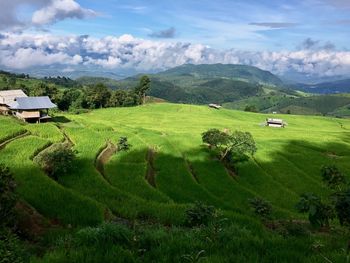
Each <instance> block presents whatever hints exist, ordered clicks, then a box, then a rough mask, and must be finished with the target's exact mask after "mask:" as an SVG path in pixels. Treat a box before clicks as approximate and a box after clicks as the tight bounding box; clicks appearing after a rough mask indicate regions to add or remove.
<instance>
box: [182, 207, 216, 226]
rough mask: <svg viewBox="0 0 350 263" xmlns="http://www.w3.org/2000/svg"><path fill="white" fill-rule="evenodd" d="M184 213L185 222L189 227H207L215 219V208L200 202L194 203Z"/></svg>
mask: <svg viewBox="0 0 350 263" xmlns="http://www.w3.org/2000/svg"><path fill="white" fill-rule="evenodd" d="M185 213H186V222H187V224H188V225H189V226H191V227H194V226H202V225H208V224H209V223H210V222H212V221H214V219H215V218H216V217H217V213H216V209H215V207H213V206H208V205H205V204H203V203H202V202H195V203H194V205H193V206H192V207H190V208H189V209H187V210H186V212H185Z"/></svg>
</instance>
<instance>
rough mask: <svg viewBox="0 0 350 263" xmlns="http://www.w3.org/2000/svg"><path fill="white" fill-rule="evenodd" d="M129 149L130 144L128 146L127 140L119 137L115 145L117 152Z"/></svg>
mask: <svg viewBox="0 0 350 263" xmlns="http://www.w3.org/2000/svg"><path fill="white" fill-rule="evenodd" d="M130 148H131V144H129V142H128V138H127V137H120V138H119V141H118V144H117V149H118V151H128V150H129V149H130Z"/></svg>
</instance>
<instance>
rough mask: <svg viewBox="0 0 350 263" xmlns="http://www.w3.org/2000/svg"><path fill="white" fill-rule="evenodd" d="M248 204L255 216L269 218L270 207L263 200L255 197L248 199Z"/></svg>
mask: <svg viewBox="0 0 350 263" xmlns="http://www.w3.org/2000/svg"><path fill="white" fill-rule="evenodd" d="M249 204H250V206H251V207H252V209H253V210H254V213H255V214H256V215H258V216H260V217H263V218H268V217H270V216H271V212H272V206H271V204H270V203H269V202H267V201H265V200H264V199H262V198H259V197H255V198H253V199H249Z"/></svg>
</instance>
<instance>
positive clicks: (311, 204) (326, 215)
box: [296, 193, 334, 227]
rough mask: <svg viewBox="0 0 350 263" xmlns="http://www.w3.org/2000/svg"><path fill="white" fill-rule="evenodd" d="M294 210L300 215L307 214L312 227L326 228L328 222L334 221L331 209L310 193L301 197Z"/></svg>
mask: <svg viewBox="0 0 350 263" xmlns="http://www.w3.org/2000/svg"><path fill="white" fill-rule="evenodd" d="M296 208H297V210H298V211H299V212H301V213H308V214H309V221H310V223H311V225H312V226H314V227H324V226H326V227H328V226H329V221H330V220H332V219H334V209H333V207H332V206H331V205H329V204H325V203H324V202H322V200H321V198H319V197H318V196H316V195H314V194H312V193H305V194H303V195H301V199H300V201H299V203H298V204H297V205H296Z"/></svg>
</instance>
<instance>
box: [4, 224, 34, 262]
mask: <svg viewBox="0 0 350 263" xmlns="http://www.w3.org/2000/svg"><path fill="white" fill-rule="evenodd" d="M28 256H29V255H28V254H27V253H26V251H25V249H24V247H23V245H22V244H21V243H20V241H19V239H18V238H17V237H16V236H15V235H14V234H12V233H11V232H10V231H8V230H2V229H0V262H1V263H24V262H29V257H28Z"/></svg>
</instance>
